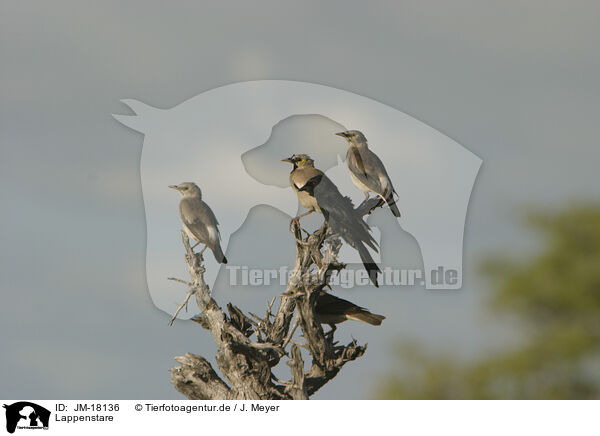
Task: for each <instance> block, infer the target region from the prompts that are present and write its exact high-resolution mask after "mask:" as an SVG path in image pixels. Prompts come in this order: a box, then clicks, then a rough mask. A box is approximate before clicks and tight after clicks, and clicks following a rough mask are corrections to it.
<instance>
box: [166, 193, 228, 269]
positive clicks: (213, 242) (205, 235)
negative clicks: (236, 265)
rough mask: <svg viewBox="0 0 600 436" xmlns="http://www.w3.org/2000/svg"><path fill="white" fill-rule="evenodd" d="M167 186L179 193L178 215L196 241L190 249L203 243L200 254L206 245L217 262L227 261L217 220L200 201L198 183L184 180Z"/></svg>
mask: <svg viewBox="0 0 600 436" xmlns="http://www.w3.org/2000/svg"><path fill="white" fill-rule="evenodd" d="M169 188H171V189H175V190H177V191H179V193H180V194H181V201H180V202H179V216H180V218H181V223H182V224H183V229H184V230H185V232H186V233H187V235H188V236H189V237H190V238H192V239H193V240H194V241H196V244H195V245H194V246H193V247H192V249H194V248H195V247H196V246H197V245H198V244H205V246H204V248H203V249H202V251H201V252H200V254H202V253H204V250H206V248H207V247H208V248H210V250H211V251H212V252H213V254H214V256H215V259H216V261H217V262H219V263H227V258H226V257H225V255H224V254H223V250H222V249H221V242H220V241H221V234H220V232H219V228H218V225H219V222H218V221H217V218H216V217H215V214H214V213H213V211H212V210H211V208H210V207H209V206H208V204H206V203H205V202H204V201H202V191H201V190H200V188H199V187H198V185H196V184H195V183H193V182H184V183H181V184H179V185H169Z"/></svg>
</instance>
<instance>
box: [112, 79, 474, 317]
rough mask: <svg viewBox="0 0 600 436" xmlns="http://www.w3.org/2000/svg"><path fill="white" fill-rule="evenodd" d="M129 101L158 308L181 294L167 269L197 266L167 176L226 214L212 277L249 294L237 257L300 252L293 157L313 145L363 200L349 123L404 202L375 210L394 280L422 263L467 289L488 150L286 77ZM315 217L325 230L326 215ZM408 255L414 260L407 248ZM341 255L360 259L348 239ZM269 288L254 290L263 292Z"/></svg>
mask: <svg viewBox="0 0 600 436" xmlns="http://www.w3.org/2000/svg"><path fill="white" fill-rule="evenodd" d="M123 103H124V104H126V105H127V106H128V107H129V108H130V109H131V110H132V111H133V112H134V113H135V115H114V117H115V118H116V119H117V120H118V121H120V122H121V123H122V124H124V125H126V126H128V127H130V128H131V129H133V130H136V131H138V132H141V133H143V134H144V144H143V148H142V155H141V161H140V172H141V182H142V191H143V196H144V206H145V212H146V229H147V245H146V278H147V284H148V289H149V291H150V294H151V297H152V300H153V301H154V303H155V305H156V306H157V307H159V308H160V309H163V310H165V311H166V312H169V313H172V312H173V311H174V310H175V306H174V305H173V295H177V293H178V292H181V288H180V284H178V283H175V282H169V281H167V277H185V275H186V274H187V272H186V270H185V263H184V262H183V261H182V245H181V238H180V236H179V229H181V223H180V220H179V211H178V203H179V196H176V195H175V194H174V193H173V192H171V191H172V190H170V189H169V188H168V186H169V185H173V184H179V183H181V182H186V181H193V182H195V183H196V184H197V185H198V186H199V187H200V188H201V190H202V196H203V197H202V198H203V200H204V201H206V203H207V204H209V205H210V207H211V208H212V210H213V211H214V213H215V215H216V217H217V218H218V221H219V224H220V232H221V237H222V241H221V246H222V247H223V250H224V251H225V254H226V257H227V259H228V260H229V263H228V265H227V266H225V267H222V266H221V265H220V264H218V263H217V262H216V260H215V259H214V256H212V255H211V254H210V253H207V255H205V261H206V266H207V271H206V276H205V279H206V281H207V284H208V285H209V286H210V287H211V289H213V290H214V291H216V292H218V293H219V294H220V295H221V296H223V298H228V297H227V296H228V295H229V296H231V295H237V296H239V295H240V293H239V289H233V287H234V286H236V285H234V283H233V282H232V281H231V279H230V275H231V274H230V273H231V271H227V269H226V268H227V267H233V268H234V270H233V274H234V275H235V273H236V271H238V270H239V271H242V272H243V271H244V268H247V269H248V270H258V271H261V272H262V271H266V270H279V269H280V268H281V267H291V266H292V265H293V262H294V249H293V242H292V240H291V236H290V234H289V231H288V226H289V221H290V219H291V218H292V217H294V216H297V215H299V212H301V210H299V209H298V201H297V198H296V195H295V194H294V192H292V189H291V187H290V183H289V172H290V168H289V165H286V164H284V163H282V162H281V159H282V158H283V157H288V156H291V155H293V154H299V153H304V154H308V155H310V156H311V157H312V158H313V159H314V161H315V166H316V167H317V168H319V169H320V170H322V171H324V172H326V173H327V176H328V177H329V178H330V179H331V180H332V181H333V182H334V184H336V186H337V187H338V188H339V190H340V192H342V193H343V194H344V195H347V196H349V197H351V198H352V200H353V201H354V204H355V205H357V204H359V203H360V202H361V201H362V200H363V199H364V196H363V194H362V192H361V191H360V190H358V189H357V188H356V187H355V186H354V184H353V182H352V180H351V178H350V176H349V174H348V169H347V168H346V163H345V162H344V160H345V159H346V152H347V150H348V144H347V143H346V141H345V140H343V139H340V137H339V136H336V135H335V133H336V132H340V131H345V130H349V129H357V130H360V131H361V132H362V133H364V134H365V135H366V138H367V140H368V142H369V147H370V149H371V150H372V151H373V152H375V153H376V154H377V155H378V156H379V158H380V159H381V160H382V161H383V162H384V163H385V167H386V169H387V172H388V173H389V176H390V178H391V180H392V182H393V185H394V187H395V190H396V191H397V194H398V200H397V205H398V207H399V208H400V209H401V210H402V217H401V218H398V219H396V218H395V217H394V216H393V215H392V214H391V213H390V212H389V210H384V209H380V210H377V211H376V212H375V213H374V214H373V215H372V216H370V217H369V218H368V219H367V222H368V223H369V225H370V226H371V228H373V237H374V238H375V239H376V240H377V241H378V242H379V245H380V250H379V252H380V253H379V255H380V257H378V256H377V255H373V258H374V259H375V261H376V262H377V263H378V264H379V266H380V267H381V270H382V271H383V270H385V269H386V268H389V270H390V271H392V272H391V273H390V277H391V279H390V280H387V281H386V282H385V284H387V285H389V286H398V285H397V284H396V283H397V282H398V283H399V282H400V280H399V279H398V280H393V277H394V275H396V276H398V277H401V276H402V274H403V272H405V271H408V270H410V269H412V268H415V267H421V265H422V268H421V271H420V274H419V280H418V281H417V282H416V285H417V286H423V287H424V288H425V289H460V288H461V286H462V259H463V233H464V227H465V220H466V214H467V207H468V204H469V199H470V196H471V191H472V188H473V184H474V182H475V178H476V176H477V173H478V171H479V168H480V166H481V163H482V160H481V159H480V158H479V157H478V156H476V155H474V154H473V153H471V152H470V151H469V150H467V149H465V148H464V147H463V146H461V145H460V144H458V143H457V142H456V141H454V140H452V139H451V138H449V137H447V136H445V135H443V134H442V133H440V132H438V131H437V130H435V129H433V128H431V127H429V126H427V125H425V124H424V123H422V122H420V121H418V120H416V119H414V118H412V117H410V116H409V115H407V114H405V113H403V112H401V111H399V110H397V109H394V108H392V107H390V106H387V105H385V104H382V103H379V102H377V101H375V100H372V99H369V98H366V97H363V96H360V95H357V94H354V93H351V92H348V91H343V90H340V89H336V88H332V87H328V86H323V85H317V84H314V83H305V82H293V81H285V80H259V81H253V82H243V83H234V84H231V85H227V86H223V87H221V88H216V89H212V90H209V91H206V92H204V93H202V94H200V95H197V96H196V97H193V98H191V99H189V100H187V101H185V102H183V103H181V104H179V105H177V106H175V107H173V108H170V109H159V108H154V107H152V106H149V105H146V104H144V103H142V102H140V101H136V100H123ZM293 123H296V124H293ZM311 219H314V220H315V222H316V220H317V217H315V216H313V217H310V216H309V217H308V218H307V220H308V221H303V223H307V222H308V223H309V224H308V225H310V224H311V221H310V220H311ZM314 225H315V226H316V228H318V227H319V226H320V222H316V223H315V224H314ZM406 234H408V235H406ZM383 235H385V238H384V237H383ZM344 250H345V251H344ZM408 255H409V256H411V258H410V262H412V263H409V262H407V260H406V259H405V258H403V257H402V256H408ZM412 259H415V260H414V261H413V260H412ZM340 261H342V262H344V263H347V264H353V263H358V264H360V262H361V260H360V258H359V257H358V254H357V252H356V250H354V249H352V247H349V246H347V244H344V246H343V247H342V251H341V252H340ZM236 266H237V267H239V268H238V270H235V267H236ZM251 278H252V277H251ZM241 280H242V282H243V277H242V279H241ZM235 283H240V280H237V281H236V282H235ZM354 283H355V281H354V282H353V284H354ZM268 286H270V287H271V288H276V289H270V293H269V295H272V294H273V292H283V291H284V285H281V284H280V281H279V280H273V281H271V284H270V285H266V284H265V285H264V292H267V291H269V290H268V289H267V287H268ZM259 291H261V290H259V289H257V288H254V289H253V295H256V292H259ZM238 298H239V297H238Z"/></svg>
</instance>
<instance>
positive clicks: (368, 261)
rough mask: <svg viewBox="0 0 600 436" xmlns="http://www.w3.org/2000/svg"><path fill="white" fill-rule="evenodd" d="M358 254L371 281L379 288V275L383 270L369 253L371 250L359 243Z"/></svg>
mask: <svg viewBox="0 0 600 436" xmlns="http://www.w3.org/2000/svg"><path fill="white" fill-rule="evenodd" d="M358 254H359V255H360V260H362V263H363V265H364V266H365V269H366V270H367V273H368V274H369V279H370V280H371V282H373V284H374V285H375V287H376V288H378V287H379V283H378V282H377V273H378V272H381V270H380V269H379V267H378V266H377V264H376V263H375V261H374V260H373V257H372V256H371V253H369V250H367V247H365V246H364V245H363V244H362V243H360V242H359V243H358Z"/></svg>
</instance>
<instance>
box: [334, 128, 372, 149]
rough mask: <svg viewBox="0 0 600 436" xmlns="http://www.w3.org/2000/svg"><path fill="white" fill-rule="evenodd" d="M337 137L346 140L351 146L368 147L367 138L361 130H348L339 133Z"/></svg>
mask: <svg viewBox="0 0 600 436" xmlns="http://www.w3.org/2000/svg"><path fill="white" fill-rule="evenodd" d="M336 135H338V136H341V137H342V138H344V139H345V140H346V141H348V143H349V144H350V145H354V146H357V147H360V146H365V147H366V146H367V138H365V135H363V133H362V132H361V131H360V130H346V131H345V132H338V133H336Z"/></svg>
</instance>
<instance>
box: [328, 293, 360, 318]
mask: <svg viewBox="0 0 600 436" xmlns="http://www.w3.org/2000/svg"><path fill="white" fill-rule="evenodd" d="M316 308H317V311H318V312H319V313H322V314H327V315H341V314H343V315H349V314H352V313H358V312H360V311H362V310H365V309H363V308H362V307H360V306H357V305H356V304H354V303H352V302H350V301H348V300H344V299H342V298H338V297H336V296H334V295H331V294H328V293H326V292H323V293H321V294H320V295H319V299H318V300H317V306H316Z"/></svg>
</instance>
